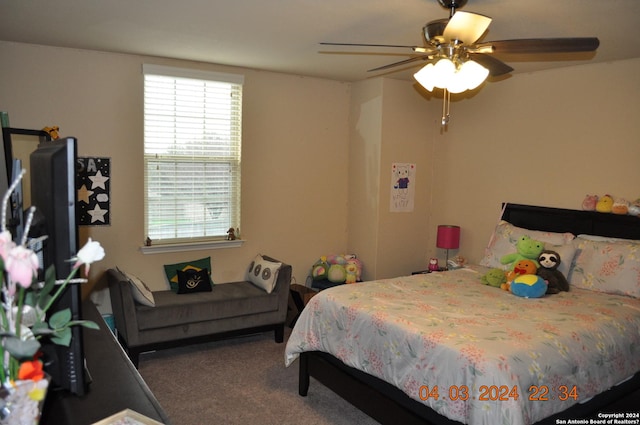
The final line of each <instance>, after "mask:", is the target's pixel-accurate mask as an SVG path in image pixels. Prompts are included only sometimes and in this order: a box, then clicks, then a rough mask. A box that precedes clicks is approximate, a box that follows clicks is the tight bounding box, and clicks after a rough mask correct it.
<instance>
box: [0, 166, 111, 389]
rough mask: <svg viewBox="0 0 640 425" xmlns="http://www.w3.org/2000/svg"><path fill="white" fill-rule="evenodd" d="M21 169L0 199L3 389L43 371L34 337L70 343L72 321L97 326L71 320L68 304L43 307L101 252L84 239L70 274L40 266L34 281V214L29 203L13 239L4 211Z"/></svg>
mask: <svg viewBox="0 0 640 425" xmlns="http://www.w3.org/2000/svg"><path fill="white" fill-rule="evenodd" d="M24 172H25V171H24V170H23V171H22V173H21V174H20V176H19V177H18V178H17V179H16V180H15V181H14V182H13V184H12V185H11V187H9V190H8V191H7V193H6V194H5V196H4V198H3V201H2V221H1V229H0V283H1V293H2V306H1V308H0V338H2V339H1V344H0V361H1V362H2V363H1V365H0V383H1V385H2V387H4V388H5V390H9V391H11V388H12V387H14V386H15V383H16V382H17V381H19V380H31V381H34V382H38V381H40V380H41V379H42V378H43V377H44V376H45V375H44V372H43V363H42V361H41V360H40V359H39V349H40V342H39V340H40V339H41V338H42V337H48V338H49V339H50V341H51V342H53V343H55V344H59V345H64V346H69V344H70V342H71V327H73V326H76V325H79V326H84V327H86V328H90V329H98V325H97V324H96V323H94V322H91V321H84V320H75V321H74V320H72V317H71V311H70V310H69V309H66V310H62V311H58V312H56V313H54V314H52V315H51V316H50V317H49V318H48V320H47V312H48V311H49V309H50V308H51V306H52V305H53V303H54V302H55V301H56V300H57V299H58V297H60V295H61V294H62V293H63V292H64V290H65V289H66V287H67V286H68V285H69V283H78V282H84V281H86V279H74V277H75V275H76V274H77V272H78V270H79V269H80V268H81V267H82V265H84V266H85V275H88V272H89V267H90V265H91V263H93V262H95V261H99V260H101V259H102V258H104V249H103V248H102V246H100V243H99V242H95V241H92V240H91V238H89V241H88V242H87V243H86V245H84V246H83V247H82V248H81V249H80V250H79V251H78V253H77V254H76V256H75V257H74V258H71V259H70V261H72V262H73V267H72V270H71V272H70V274H69V276H68V277H67V278H66V279H64V280H62V281H56V278H55V275H56V274H55V270H54V267H53V266H51V267H49V268H48V269H47V270H46V271H45V279H44V282H43V283H39V282H37V275H38V268H39V264H38V257H37V255H36V254H35V252H34V251H33V250H32V249H30V248H29V246H28V244H27V237H26V235H28V233H29V228H30V226H31V222H32V219H33V213H34V211H35V209H34V207H31V209H30V211H29V212H28V215H27V220H26V222H25V229H24V235H25V236H23V237H22V241H20V243H19V244H17V243H15V242H14V241H13V238H12V235H11V233H10V232H9V231H8V230H7V229H6V217H5V214H6V213H5V212H6V210H7V203H8V201H9V197H10V196H11V193H12V192H13V191H14V190H15V188H16V187H17V185H18V184H19V182H20V180H21V179H22V176H23V175H24ZM45 391H46V387H45V388H44V390H43V389H42V388H41V387H38V386H33V389H32V390H31V392H30V393H29V397H30V398H31V399H33V400H42V399H43V398H44V395H45V394H44V393H45Z"/></svg>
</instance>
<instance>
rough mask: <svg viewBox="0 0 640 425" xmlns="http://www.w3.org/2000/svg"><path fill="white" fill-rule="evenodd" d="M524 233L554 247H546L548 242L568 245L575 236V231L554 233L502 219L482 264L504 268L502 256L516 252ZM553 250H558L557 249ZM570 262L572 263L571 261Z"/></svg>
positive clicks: (481, 261) (556, 244)
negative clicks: (532, 228) (517, 244)
mask: <svg viewBox="0 0 640 425" xmlns="http://www.w3.org/2000/svg"><path fill="white" fill-rule="evenodd" d="M524 235H527V236H529V237H530V238H531V239H535V240H537V241H540V242H544V243H545V249H553V248H546V246H547V245H548V244H552V245H555V246H556V247H557V246H562V245H566V244H568V243H570V242H571V241H572V240H573V239H574V237H575V236H574V235H573V233H554V232H542V231H539V230H529V229H524V228H522V227H517V226H514V225H513V224H511V223H509V222H507V221H504V220H501V221H500V222H499V223H498V225H497V226H496V228H495V231H494V233H493V236H492V239H491V240H490V242H489V246H487V249H486V251H485V255H484V257H483V258H482V260H480V265H481V266H485V267H498V268H504V267H505V266H504V264H502V263H500V258H502V257H503V256H505V255H507V254H511V253H514V252H516V243H517V242H518V240H519V239H520V238H521V237H522V236H524ZM553 250H554V251H558V250H557V249H553ZM558 254H560V257H561V258H562V261H563V262H565V259H564V257H562V253H561V252H560V251H558ZM569 264H571V262H570V261H569ZM565 276H566V275H565Z"/></svg>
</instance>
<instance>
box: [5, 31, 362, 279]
mask: <svg viewBox="0 0 640 425" xmlns="http://www.w3.org/2000/svg"><path fill="white" fill-rule="evenodd" d="M0 57H2V58H3V60H2V61H0V110H2V111H7V112H9V118H10V122H11V125H12V126H13V127H20V128H33V129H40V128H42V127H44V126H47V125H58V126H59V127H60V129H61V134H62V135H63V136H75V137H77V138H78V141H79V147H78V153H79V155H80V156H96V157H110V158H111V161H112V164H111V167H112V170H111V172H112V176H111V179H112V180H111V183H112V186H111V219H112V222H111V225H110V226H91V227H82V228H81V242H84V241H85V240H86V238H87V237H89V236H90V237H92V238H93V239H94V240H98V241H100V242H101V243H102V245H103V246H104V247H105V250H106V252H107V256H106V258H105V260H103V261H102V262H100V263H97V264H96V265H95V266H92V267H91V273H92V281H91V282H90V285H89V286H93V285H95V284H96V278H97V277H98V276H99V275H100V274H101V272H102V271H104V270H105V269H106V268H108V267H113V266H119V267H121V268H123V269H124V270H127V271H130V272H131V273H133V274H136V275H138V276H139V277H141V278H142V279H144V280H145V281H146V282H147V283H148V284H149V286H150V287H151V288H152V289H164V288H165V278H164V276H163V272H162V265H163V264H168V263H173V262H178V261H188V260H192V259H197V258H201V257H203V256H207V255H211V257H212V261H213V275H214V279H215V280H216V281H219V282H226V281H233V280H240V279H242V278H243V275H244V271H245V269H246V267H247V266H248V264H249V262H250V260H251V259H252V258H253V256H255V255H256V254H257V253H264V254H269V255H272V256H274V257H277V258H280V259H283V260H285V261H287V262H289V263H291V264H292V265H293V270H294V276H295V278H296V280H297V281H298V282H300V283H303V282H304V280H305V278H306V276H307V272H308V269H309V267H310V265H311V263H313V261H315V259H316V258H317V257H318V256H320V255H321V254H322V253H326V252H333V251H344V249H345V248H346V246H347V233H346V227H347V226H346V223H347V184H346V182H347V180H348V176H347V154H348V134H349V127H348V116H349V96H350V85H349V84H347V83H341V82H336V81H330V80H322V79H316V78H306V77H300V76H293V75H284V74H277V73H272V72H261V71H256V70H250V69H241V68H232V67H225V66H216V65H210V64H202V63H194V62H185V61H176V60H166V59H161V58H152V57H142V56H134V55H120V54H110V53H99V52H91V51H83V50H73V49H60V48H51V47H43V46H34V45H27V44H19V43H10V42H0ZM145 62H148V63H156V64H164V65H171V66H188V67H195V68H200V69H206V70H213V71H221V72H240V73H242V74H244V75H245V91H244V122H243V163H242V171H243V174H242V175H243V182H242V183H243V193H242V204H243V216H242V225H241V234H242V237H243V238H245V239H246V243H245V244H244V245H243V246H242V247H241V248H234V249H217V250H208V251H190V252H180V253H170V254H153V255H143V254H142V253H141V252H140V250H139V247H140V245H142V243H143V241H144V239H145V235H144V232H143V212H142V211H143V168H142V164H143V160H142V153H143V151H142V140H143V127H142V117H143V107H142V95H143V84H142V83H143V80H142V73H141V66H142V63H145ZM335 153H338V154H336V155H334V154H335ZM329 206H330V207H329ZM86 290H88V287H87V289H86Z"/></svg>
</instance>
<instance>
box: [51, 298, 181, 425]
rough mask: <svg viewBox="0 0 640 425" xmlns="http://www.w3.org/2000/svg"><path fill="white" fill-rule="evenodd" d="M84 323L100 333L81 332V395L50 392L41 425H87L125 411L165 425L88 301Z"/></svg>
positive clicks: (156, 404)
mask: <svg viewBox="0 0 640 425" xmlns="http://www.w3.org/2000/svg"><path fill="white" fill-rule="evenodd" d="M82 313H83V319H85V320H92V321H94V322H96V323H97V324H98V325H99V326H100V329H99V330H91V329H84V328H83V329H82V331H83V339H84V354H85V360H86V368H87V369H88V370H89V371H91V375H90V379H89V380H90V382H89V384H88V385H87V390H86V392H85V394H84V395H81V396H78V395H74V394H72V393H71V392H69V391H67V390H61V389H58V390H55V389H50V391H49V392H48V394H47V398H46V400H45V404H44V409H43V412H42V418H41V420H40V424H41V425H89V424H92V423H94V422H97V421H100V420H102V419H104V418H107V417H109V416H111V415H114V414H116V413H118V412H121V411H122V410H124V409H131V410H134V411H136V412H138V413H140V414H142V415H144V416H147V417H149V418H151V419H154V420H156V421H158V422H161V423H163V424H166V425H170V421H169V418H168V417H167V415H166V413H165V412H164V410H163V409H162V407H161V406H160V403H159V402H158V400H157V399H156V398H155V396H154V395H153V393H152V392H151V390H150V389H149V387H148V386H147V384H146V383H145V382H144V380H143V379H142V377H141V376H140V374H139V373H138V371H137V370H136V368H135V367H133V364H132V363H131V361H130V360H129V358H128V357H127V355H126V354H125V352H124V351H123V350H122V348H121V346H120V344H119V343H118V342H117V340H116V338H115V336H114V335H113V333H112V332H111V331H110V330H109V328H108V327H107V325H106V323H105V322H104V320H103V319H102V317H101V316H100V313H99V312H98V309H97V308H96V306H95V305H94V304H93V303H92V302H91V300H89V299H87V300H85V301H84V302H83V303H82Z"/></svg>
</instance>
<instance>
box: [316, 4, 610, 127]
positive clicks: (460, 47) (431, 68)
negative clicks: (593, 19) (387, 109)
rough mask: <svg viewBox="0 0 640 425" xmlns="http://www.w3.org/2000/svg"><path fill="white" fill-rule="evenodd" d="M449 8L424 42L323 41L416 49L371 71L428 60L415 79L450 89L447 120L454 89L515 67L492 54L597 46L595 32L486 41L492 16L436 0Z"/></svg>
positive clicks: (424, 34)
mask: <svg viewBox="0 0 640 425" xmlns="http://www.w3.org/2000/svg"><path fill="white" fill-rule="evenodd" d="M437 1H438V3H440V5H441V6H443V7H445V8H447V9H449V11H450V13H449V18H447V19H437V20H434V21H431V22H428V23H427V24H426V25H425V26H424V28H423V31H422V37H423V41H424V43H423V45H422V46H404V45H390V44H360V43H331V42H321V43H320V44H322V45H330V46H362V47H385V48H386V47H391V48H401V49H411V53H408V54H409V55H410V57H409V58H408V59H404V60H401V61H398V62H394V63H390V64H387V65H383V66H380V67H377V68H373V69H370V70H368V71H369V72H374V71H382V70H389V69H392V68H395V67H399V66H402V65H409V64H412V63H414V62H417V63H420V62H427V64H426V66H424V67H423V68H422V69H421V70H420V71H418V72H416V73H415V74H414V78H416V80H417V81H418V82H419V83H420V84H421V85H422V86H424V87H425V88H426V89H427V90H429V91H432V90H433V89H434V87H438V88H442V89H443V90H444V93H445V104H444V106H443V117H442V125H443V126H444V125H446V124H447V122H448V120H449V112H448V108H449V99H450V97H449V94H450V93H460V92H463V91H465V90H471V89H474V88H476V87H478V86H479V85H480V84H482V82H483V81H484V80H485V79H486V78H487V76H489V75H491V76H492V77H497V76H501V75H505V74H508V73H509V72H511V71H513V68H512V67H511V66H509V65H507V64H506V63H504V62H503V61H501V60H499V59H497V58H495V57H493V56H492V54H541V53H571V52H590V51H594V50H596V49H597V48H598V46H599V44H600V41H599V40H598V39H597V38H596V37H577V38H576V37H574V38H530V39H515V40H497V41H481V39H482V38H483V36H484V34H485V33H486V31H487V29H488V28H489V25H490V24H491V18H490V17H488V16H484V15H480V14H478V13H472V12H463V11H457V9H459V8H461V7H462V6H464V5H465V4H466V3H467V0H437Z"/></svg>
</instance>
